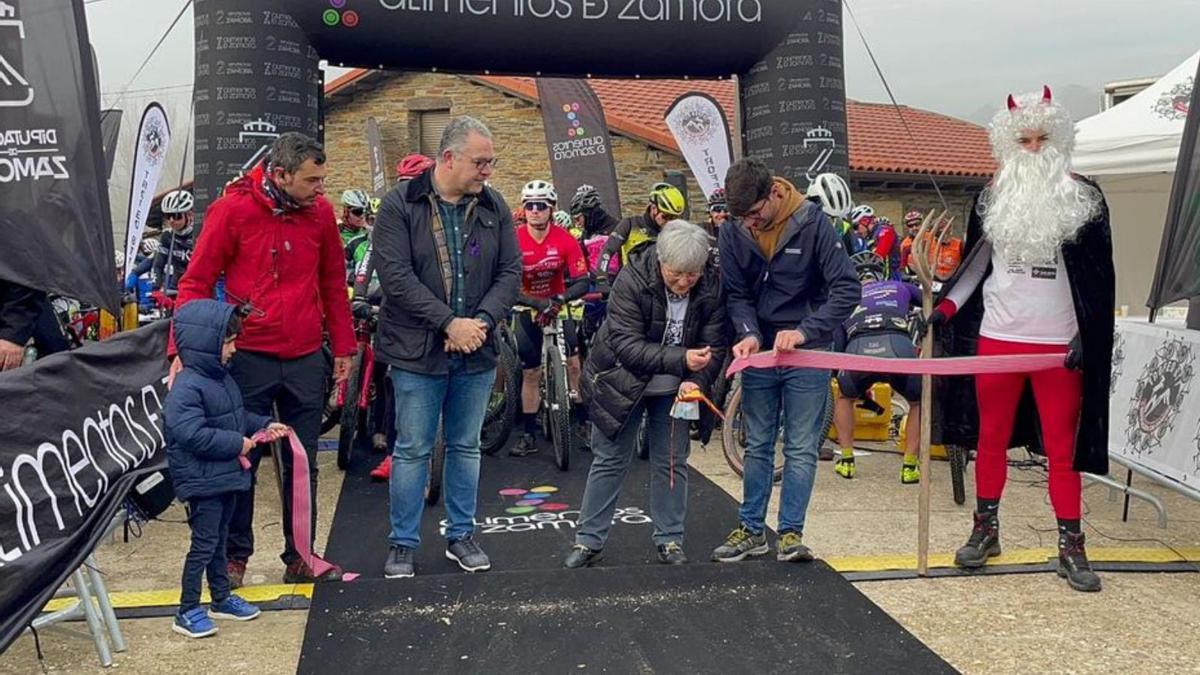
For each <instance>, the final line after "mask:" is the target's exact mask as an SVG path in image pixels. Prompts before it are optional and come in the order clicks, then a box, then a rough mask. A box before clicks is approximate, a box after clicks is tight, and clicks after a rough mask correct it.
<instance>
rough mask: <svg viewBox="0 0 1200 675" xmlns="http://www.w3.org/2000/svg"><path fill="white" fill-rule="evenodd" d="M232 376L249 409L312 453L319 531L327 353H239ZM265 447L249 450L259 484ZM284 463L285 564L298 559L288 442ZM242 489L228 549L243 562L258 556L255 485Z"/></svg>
mask: <svg viewBox="0 0 1200 675" xmlns="http://www.w3.org/2000/svg"><path fill="white" fill-rule="evenodd" d="M231 371H232V374H233V379H234V380H235V381H237V384H238V387H239V388H240V389H241V390H242V398H243V399H244V400H245V405H246V410H249V411H251V412H255V413H258V414H260V415H268V416H274V414H275V410H278V411H279V421H280V422H282V423H284V424H286V425H288V426H290V427H292V429H294V430H295V431H296V435H297V436H298V437H299V438H300V441H301V442H302V443H304V449H305V451H306V452H307V454H308V466H309V470H310V475H309V486H310V489H311V490H312V493H311V494H312V496H313V498H312V532H314V533H315V532H316V531H317V500H316V494H317V439H318V437H319V436H320V435H321V413H322V411H323V410H324V407H325V383H326V382H327V381H328V379H329V371H330V364H329V362H328V360H326V358H325V355H324V353H323V352H319V351H318V352H314V353H312V354H309V355H308V356H302V357H300V358H297V359H290V360H285V359H280V358H277V357H274V356H268V355H266V354H258V353H255V352H245V351H239V352H238V353H237V354H236V355H234V357H233V363H232V368H231ZM262 451H263V447H262V446H258V447H256V448H255V449H254V450H252V451H251V452H250V461H251V464H252V468H251V476H252V481H253V485H257V483H258V465H259V463H260V462H261V461H262V454H263V453H262ZM279 459H280V464H281V465H282V466H283V488H284V489H283V521H282V523H280V525H281V527H282V529H283V542H284V546H283V555H282V556H280V558H282V559H283V562H284V564H287V565H290V564H291V563H293V562H295V561H297V560H299V559H300V556H299V554H297V553H296V546H295V544H294V543H293V542H292V528H291V523H292V494H291V485H292V454H291V451H290V448H288V447H287V443H286V442H285V443H283V445H282V452H281V453H280V458H279ZM253 485H252V486H251V488H250V490H248V491H247V492H241V493H238V499H237V505H236V507H235V508H234V513H233V521H232V523H231V524H230V526H229V544H228V547H227V551H228V553H229V559H230V560H237V561H241V562H245V561H247V560H249V559H250V556H251V555H253V554H254V487H253Z"/></svg>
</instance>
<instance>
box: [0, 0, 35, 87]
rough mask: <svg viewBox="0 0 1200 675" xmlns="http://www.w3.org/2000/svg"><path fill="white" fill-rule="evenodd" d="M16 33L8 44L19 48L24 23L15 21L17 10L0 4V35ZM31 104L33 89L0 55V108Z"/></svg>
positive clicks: (3, 55)
mask: <svg viewBox="0 0 1200 675" xmlns="http://www.w3.org/2000/svg"><path fill="white" fill-rule="evenodd" d="M13 32H15V33H16V36H15V37H16V38H17V40H13V41H11V42H9V43H8V44H11V45H14V46H20V44H21V42H22V41H24V40H25V22H24V21H21V20H19V19H17V9H16V8H15V7H13V6H12V5H10V4H8V3H7V2H0V34H3V33H13ZM30 103H33V87H31V86H29V80H27V79H25V76H24V75H23V74H22V73H21V72H20V71H19V70H17V68H16V67H15V66H13V64H12V63H9V61H8V58H7V55H6V54H0V108H23V107H25V106H27V105H29V104H30Z"/></svg>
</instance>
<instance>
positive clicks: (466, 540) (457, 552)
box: [446, 535, 492, 572]
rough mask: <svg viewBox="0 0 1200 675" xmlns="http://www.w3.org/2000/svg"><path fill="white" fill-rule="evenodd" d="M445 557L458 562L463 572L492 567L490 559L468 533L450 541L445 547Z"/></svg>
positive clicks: (478, 570) (484, 570) (485, 569)
mask: <svg viewBox="0 0 1200 675" xmlns="http://www.w3.org/2000/svg"><path fill="white" fill-rule="evenodd" d="M446 557H447V558H449V559H450V560H453V561H454V562H456V563H458V566H459V567H461V568H462V569H463V571H464V572H486V571H488V570H490V569H492V561H491V560H488V557H487V554H486V553H484V552H483V549H482V548H480V547H479V544H476V543H475V540H474V539H472V538H471V537H470V536H469V535H468V536H466V537H463V538H462V539H459V540H458V541H452V542H450V545H449V546H447V547H446Z"/></svg>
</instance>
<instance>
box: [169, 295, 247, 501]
mask: <svg viewBox="0 0 1200 675" xmlns="http://www.w3.org/2000/svg"><path fill="white" fill-rule="evenodd" d="M232 315H233V305H228V304H225V303H223V302H217V301H216V300H193V301H192V302H189V303H188V304H186V305H184V306H183V307H181V308H180V309H179V312H178V313H176V314H175V345H176V347H177V348H178V350H179V357H180V360H182V361H183V371H182V372H180V373H179V375H178V376H177V377H176V378H175V385H174V386H173V387H171V391H170V392H169V393H167V401H166V407H165V409H164V410H163V429H164V431H165V432H166V437H167V465H168V466H169V467H170V468H171V479H172V480H173V481H174V482H175V496H176V497H178V498H179V499H191V498H193V497H212V496H215V495H220V494H225V493H227V492H241V491H243V490H249V489H250V472H249V471H245V470H243V469H242V466H241V463H239V462H238V455H240V454H242V439H243V438H245V437H247V436H251V435H252V434H254V432H256V431H258V430H259V429H262V428H264V427H266V426H267V425H268V424H270V423H271V418H269V417H266V416H263V415H255V414H254V413H250V412H247V411H246V408H245V406H244V405H243V404H242V392H241V391H240V390H239V389H238V386H237V383H235V382H234V381H233V377H232V376H231V375H230V374H229V371H228V370H227V369H226V367H225V366H223V365H222V364H221V345H222V343H223V342H224V335H225V326H226V325H228V324H229V317H230V316H232Z"/></svg>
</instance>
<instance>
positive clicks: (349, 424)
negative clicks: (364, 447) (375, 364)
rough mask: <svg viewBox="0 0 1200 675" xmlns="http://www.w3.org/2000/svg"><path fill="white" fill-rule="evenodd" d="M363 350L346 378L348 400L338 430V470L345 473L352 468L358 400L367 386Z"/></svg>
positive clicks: (356, 429) (356, 357) (344, 401)
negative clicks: (364, 377)
mask: <svg viewBox="0 0 1200 675" xmlns="http://www.w3.org/2000/svg"><path fill="white" fill-rule="evenodd" d="M362 366H363V348H362V347H361V346H359V348H358V354H356V355H355V356H354V361H353V362H351V364H350V375H349V377H347V378H346V398H345V399H343V405H342V415H341V419H340V421H339V424H340V425H341V428H340V429H339V430H338V450H337V465H338V468H339V469H341V470H343V471H345V470H346V467H348V466H350V457H351V456H352V455H353V454H354V437H355V435H356V434H357V433H358V430H359V429H358V425H359V422H360V421H361V420H360V415H359V412H360V411H359V408H358V398H359V394H360V393H361V392H362V387H363V385H364V384H365V383H364V382H363V381H362V379H363V378H362V374H363V367H362Z"/></svg>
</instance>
